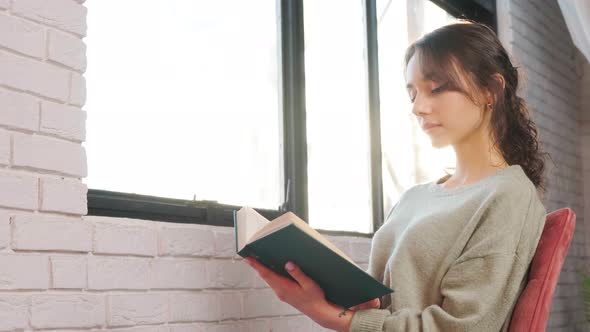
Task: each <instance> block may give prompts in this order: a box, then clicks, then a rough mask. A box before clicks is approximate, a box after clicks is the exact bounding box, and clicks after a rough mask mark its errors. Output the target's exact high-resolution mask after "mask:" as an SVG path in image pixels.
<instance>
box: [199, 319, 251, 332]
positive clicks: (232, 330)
mask: <svg viewBox="0 0 590 332" xmlns="http://www.w3.org/2000/svg"><path fill="white" fill-rule="evenodd" d="M204 331H211V332H249V330H248V322H244V321H228V322H219V323H211V324H210V325H209V326H206V330H204Z"/></svg>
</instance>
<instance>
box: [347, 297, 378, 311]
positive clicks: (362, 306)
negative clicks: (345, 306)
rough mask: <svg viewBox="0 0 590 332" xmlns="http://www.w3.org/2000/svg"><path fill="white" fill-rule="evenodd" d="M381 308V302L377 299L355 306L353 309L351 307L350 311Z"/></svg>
mask: <svg viewBox="0 0 590 332" xmlns="http://www.w3.org/2000/svg"><path fill="white" fill-rule="evenodd" d="M380 306H381V300H379V298H375V299H372V300H370V301H367V302H365V303H361V304H357V305H355V306H354V307H351V308H350V310H351V311H357V310H363V309H372V308H377V309H378V308H379V307H380Z"/></svg>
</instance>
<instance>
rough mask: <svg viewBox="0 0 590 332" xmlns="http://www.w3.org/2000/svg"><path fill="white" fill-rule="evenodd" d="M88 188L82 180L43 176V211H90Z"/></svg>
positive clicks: (76, 212) (75, 212)
mask: <svg viewBox="0 0 590 332" xmlns="http://www.w3.org/2000/svg"><path fill="white" fill-rule="evenodd" d="M87 193H88V188H87V187H86V184H84V183H82V182H80V180H70V179H64V178H61V179H54V178H41V206H40V207H39V209H40V210H41V211H51V212H64V213H72V214H78V215H85V214H86V213H88V199H87Z"/></svg>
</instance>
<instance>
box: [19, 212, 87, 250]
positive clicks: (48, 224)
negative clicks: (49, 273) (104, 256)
mask: <svg viewBox="0 0 590 332" xmlns="http://www.w3.org/2000/svg"><path fill="white" fill-rule="evenodd" d="M13 223H14V229H13V234H12V246H13V249H15V250H63V251H81V252H88V251H90V250H91V248H92V226H91V225H90V224H88V223H85V222H83V221H82V220H81V219H80V218H74V217H65V216H63V217H62V216H38V215H29V214H26V215H25V214H19V215H16V216H15V217H14V220H13Z"/></svg>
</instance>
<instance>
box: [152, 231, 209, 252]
mask: <svg viewBox="0 0 590 332" xmlns="http://www.w3.org/2000/svg"><path fill="white" fill-rule="evenodd" d="M214 253H215V237H214V234H213V231H212V230H210V229H205V228H202V227H198V226H192V225H191V226H189V227H187V226H178V227H162V229H161V230H160V255H172V256H175V255H194V256H212V255H213V254H214Z"/></svg>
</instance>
